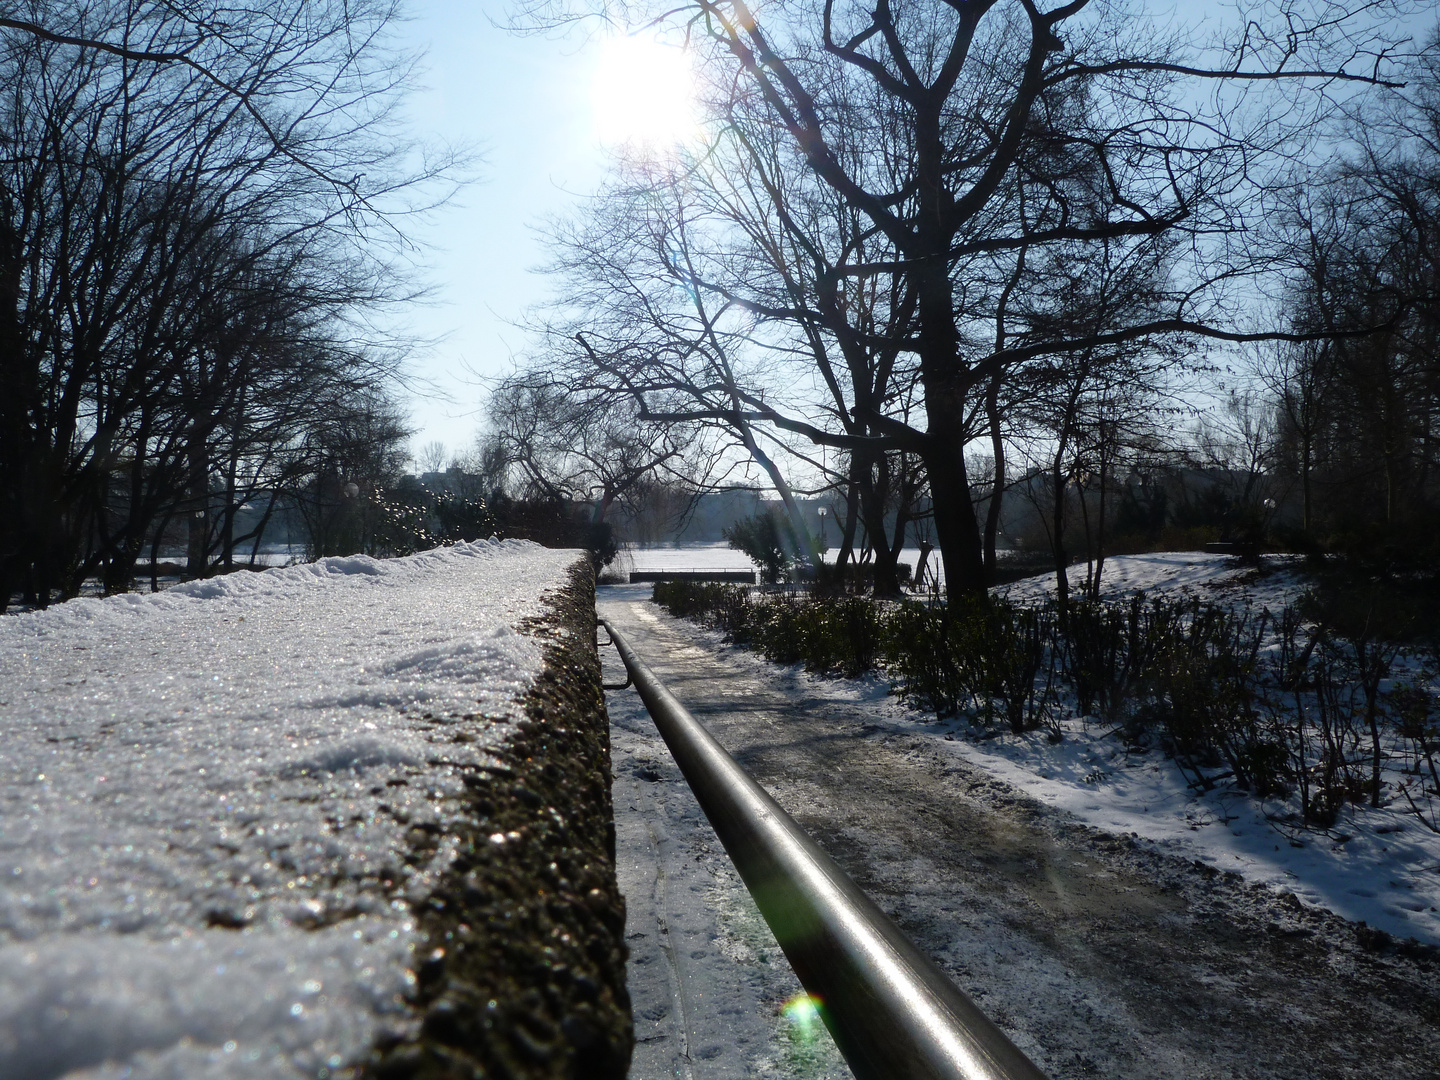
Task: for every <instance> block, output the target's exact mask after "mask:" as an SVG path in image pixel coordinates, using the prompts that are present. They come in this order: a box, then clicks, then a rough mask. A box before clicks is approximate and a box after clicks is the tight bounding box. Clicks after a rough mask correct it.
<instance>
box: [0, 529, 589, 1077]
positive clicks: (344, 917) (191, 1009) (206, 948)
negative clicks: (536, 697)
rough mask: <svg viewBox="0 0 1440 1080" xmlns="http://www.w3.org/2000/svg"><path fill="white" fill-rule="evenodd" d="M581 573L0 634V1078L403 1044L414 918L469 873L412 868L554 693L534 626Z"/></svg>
mask: <svg viewBox="0 0 1440 1080" xmlns="http://www.w3.org/2000/svg"><path fill="white" fill-rule="evenodd" d="M577 557H578V553H576V552H573V551H571V552H561V551H549V550H546V549H543V548H540V547H538V546H536V545H534V544H530V543H528V542H522V541H505V542H498V541H494V542H488V543H484V542H482V543H476V544H462V545H457V546H455V547H450V548H441V549H437V550H435V551H430V552H424V553H422V554H419V555H415V556H411V557H409V558H406V559H395V560H386V561H378V560H375V559H370V558H366V557H364V556H352V557H349V558H333V559H323V560H321V561H319V562H316V563H312V564H309V565H305V566H295V567H287V568H284V569H277V570H269V571H266V572H264V573H256V574H233V575H230V576H227V577H223V578H216V579H211V580H208V581H202V582H194V583H191V584H188V585H181V586H178V587H176V588H174V589H171V590H170V591H168V592H164V593H159V594H155V595H140V594H129V595H124V596H117V597H112V598H110V599H106V600H75V601H71V602H70V603H67V604H64V605H60V606H58V607H54V608H51V609H50V610H48V611H44V612H34V613H31V614H23V615H15V616H7V617H5V618H3V619H0V740H3V742H0V746H3V748H4V749H3V751H0V1076H3V1077H5V1078H7V1080H42V1078H47V1080H48V1078H52V1077H61V1076H68V1077H85V1078H87V1080H88V1078H100V1077H112V1076H113V1077H117V1078H118V1077H121V1076H124V1077H128V1078H130V1080H141V1078H157V1080H158V1078H170V1077H175V1078H179V1077H187V1078H189V1077H215V1078H226V1080H230V1078H238V1077H262V1076H263V1077H286V1076H297V1077H298V1076H308V1077H324V1076H326V1075H327V1074H328V1073H329V1072H330V1071H331V1070H333V1069H336V1068H338V1067H343V1066H344V1065H346V1064H349V1063H351V1062H353V1061H355V1060H356V1059H357V1058H359V1057H361V1056H363V1055H364V1054H365V1053H366V1052H367V1051H368V1049H369V1047H370V1046H371V1045H372V1043H373V1041H374V1039H375V1038H376V1037H377V1036H378V1035H379V1034H380V1033H381V1032H382V1030H383V1029H384V1028H386V1027H387V1026H396V1025H402V1024H404V1023H405V1022H406V1020H405V1014H404V1012H403V1010H402V1008H401V996H402V995H403V994H404V992H405V990H406V989H407V986H408V983H409V979H410V975H409V974H408V972H407V968H408V966H409V963H410V952H411V950H412V949H413V947H414V946H415V943H416V939H415V932H414V929H413V926H412V922H411V918H410V902H412V901H414V900H417V899H419V898H421V897H423V896H424V895H426V893H427V892H428V890H429V887H430V885H431V883H432V882H433V879H434V876H435V874H436V873H437V872H438V871H439V870H440V869H442V868H443V865H444V863H445V862H446V861H447V858H448V849H447V847H446V845H445V843H444V842H442V843H441V844H440V846H439V848H438V850H436V851H435V853H434V855H433V857H431V858H429V859H428V861H422V862H421V864H420V865H417V866H414V867H411V866H408V865H407V864H406V862H405V860H404V857H403V856H404V855H405V854H406V853H407V851H409V850H411V848H412V846H413V845H412V844H410V843H408V842H407V831H408V830H411V829H413V828H415V827H416V826H417V825H419V826H426V825H428V824H431V823H441V822H443V821H445V820H446V819H447V818H450V817H453V816H454V814H455V813H456V812H457V810H456V808H455V804H454V803H453V801H452V799H453V796H454V795H455V794H456V793H457V792H458V791H459V790H460V789H461V783H460V769H459V768H457V767H456V766H463V765H467V764H487V763H493V759H492V758H491V757H490V756H489V752H488V749H487V748H488V747H493V746H495V745H496V744H497V742H498V741H499V740H500V739H502V738H503V737H504V736H505V735H506V734H507V733H508V732H509V731H511V730H512V728H513V724H514V722H515V721H516V720H517V719H519V716H520V713H519V708H518V704H517V701H518V698H519V697H520V696H521V695H522V694H523V693H524V691H525V690H526V689H527V688H528V687H529V686H530V684H531V682H532V680H533V679H534V676H535V674H536V673H537V672H538V671H539V668H540V665H541V653H540V650H539V648H538V647H537V646H536V644H535V643H534V642H533V641H531V640H530V639H529V638H528V637H526V636H525V635H524V634H523V633H522V632H520V631H518V630H517V629H516V626H517V624H518V623H519V622H520V621H521V620H523V619H525V618H527V617H530V616H535V615H539V614H541V613H542V611H543V607H542V603H541V598H542V596H543V594H544V593H545V592H546V590H548V589H552V588H555V587H558V586H560V585H562V584H563V583H564V578H565V573H566V571H567V570H568V569H569V567H570V566H572V565H573V564H574V562H575V560H576V559H577ZM463 718H468V720H467V719H463ZM457 735H459V736H460V739H461V741H456V736H457ZM442 835H443V832H442Z"/></svg>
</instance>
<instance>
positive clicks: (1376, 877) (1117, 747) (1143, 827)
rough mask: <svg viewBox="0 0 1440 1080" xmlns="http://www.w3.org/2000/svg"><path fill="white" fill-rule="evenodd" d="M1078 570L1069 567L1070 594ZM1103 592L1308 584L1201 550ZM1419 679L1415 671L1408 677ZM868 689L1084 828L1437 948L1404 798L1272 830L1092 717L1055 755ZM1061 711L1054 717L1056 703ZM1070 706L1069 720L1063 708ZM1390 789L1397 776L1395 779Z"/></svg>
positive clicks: (901, 715) (1025, 594)
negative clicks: (1326, 823) (1305, 827)
mask: <svg viewBox="0 0 1440 1080" xmlns="http://www.w3.org/2000/svg"><path fill="white" fill-rule="evenodd" d="M1085 569H1086V568H1085V566H1084V564H1080V565H1079V566H1076V567H1074V568H1072V570H1071V586H1072V589H1073V588H1076V587H1078V584H1079V582H1080V581H1081V580H1083V577H1084V574H1085ZM1101 582H1102V590H1101V591H1102V596H1103V597H1104V598H1106V599H1112V600H1113V599H1118V598H1120V597H1123V596H1127V595H1129V594H1131V593H1133V592H1135V591H1139V590H1143V591H1145V592H1146V593H1147V594H1155V593H1157V592H1158V593H1164V594H1167V595H1172V596H1173V595H1176V594H1179V593H1188V594H1193V595H1196V596H1199V597H1201V598H1202V599H1206V600H1211V601H1214V602H1217V603H1237V604H1239V603H1245V604H1249V605H1250V606H1251V607H1252V608H1254V609H1255V610H1257V611H1258V610H1259V609H1260V608H1262V607H1268V608H1270V609H1271V611H1272V612H1273V611H1277V610H1278V609H1279V608H1280V607H1282V606H1283V605H1284V604H1286V603H1289V602H1293V601H1294V600H1295V599H1296V597H1297V596H1298V594H1299V593H1300V591H1301V590H1302V589H1303V588H1304V586H1305V580H1304V577H1303V575H1302V573H1301V571H1300V567H1299V565H1298V563H1297V564H1292V563H1291V562H1290V561H1289V560H1288V559H1286V558H1283V557H1271V558H1268V559H1267V560H1266V569H1265V572H1263V573H1259V572H1257V571H1256V570H1255V569H1254V568H1251V567H1246V566H1244V565H1243V564H1241V563H1240V562H1239V561H1238V560H1236V559H1234V558H1231V557H1229V556H1225V555H1210V554H1205V553H1198V552H1181V553H1168V552H1157V553H1153V554H1146V555H1130V556H1114V557H1111V558H1109V559H1107V560H1106V563H1105V567H1104V572H1103V574H1102V576H1101ZM1054 588H1055V582H1054V577H1053V575H1049V574H1046V575H1041V576H1038V577H1034V578H1026V579H1023V580H1021V581H1017V582H1015V583H1013V584H1011V585H1008V586H1003V587H1002V588H1001V589H1000V590H999V591H1002V592H1004V593H1005V594H1006V595H1008V596H1009V597H1010V598H1011V599H1014V600H1016V601H1017V602H1033V601H1038V600H1043V599H1044V598H1046V597H1047V596H1053V594H1054ZM717 640H718V639H717ZM1402 662H1403V658H1402ZM1416 673H1417V669H1416V668H1415V667H1414V666H1413V665H1412V666H1411V676H1412V677H1414V676H1415V675H1416ZM805 678H806V679H818V678H820V677H819V676H808V675H807V676H805ZM827 681H828V680H827ZM878 684H879V680H866V681H865V682H864V683H857V684H855V693H856V694H857V695H859V696H858V697H857V700H868V701H871V702H872V707H873V708H875V709H876V710H877V713H878V714H880V715H882V716H883V717H884V722H885V726H886V728H887V729H888V730H892V731H910V732H914V733H916V734H919V733H926V734H929V735H930V736H932V737H937V738H939V739H940V740H941V741H940V745H942V746H943V747H944V748H945V752H946V753H950V754H955V755H959V756H961V757H964V758H965V759H966V760H967V761H969V762H972V763H974V764H977V765H980V766H982V767H983V768H985V769H986V770H987V771H988V772H990V773H991V774H993V775H995V776H996V777H997V778H999V779H1002V780H1004V781H1006V782H1007V783H1009V784H1011V785H1013V786H1014V787H1016V788H1018V789H1020V790H1021V791H1024V792H1026V793H1027V794H1029V795H1030V796H1031V797H1033V798H1035V799H1037V800H1039V801H1040V802H1042V803H1044V804H1045V805H1047V806H1051V807H1054V808H1056V809H1058V810H1061V811H1065V812H1069V813H1070V814H1073V815H1074V816H1075V817H1076V818H1077V819H1079V820H1080V821H1082V822H1084V823H1085V824H1087V825H1091V826H1094V827H1096V828H1100V829H1103V830H1106V831H1108V832H1112V833H1118V834H1121V835H1124V836H1130V837H1134V838H1136V839H1138V840H1140V841H1143V842H1146V843H1149V844H1152V845H1154V846H1155V847H1156V848H1157V849H1159V850H1163V851H1166V852H1169V853H1171V854H1176V855H1181V856H1183V857H1185V858H1187V859H1195V860H1199V861H1202V862H1204V863H1206V864H1208V865H1211V866H1214V867H1215V868H1217V869H1219V870H1222V871H1229V872H1233V873H1237V874H1240V875H1242V876H1243V877H1244V878H1246V879H1247V880H1248V881H1250V882H1256V883H1262V884H1264V885H1266V886H1268V887H1270V888H1271V889H1273V890H1275V891H1276V892H1288V893H1293V894H1294V895H1295V896H1296V897H1297V898H1299V900H1300V901H1301V902H1303V903H1305V904H1308V905H1312V906H1318V907H1323V908H1327V909H1329V910H1330V911H1333V912H1334V913H1336V914H1337V915H1340V916H1342V917H1344V918H1346V919H1351V920H1355V921H1362V920H1363V921H1364V922H1366V923H1368V924H1369V925H1370V926H1373V927H1377V928H1379V929H1381V930H1383V931H1385V932H1386V933H1389V934H1392V935H1395V936H1397V937H1400V938H1408V937H1414V938H1416V939H1418V940H1420V941H1422V942H1427V943H1430V944H1434V945H1440V835H1437V834H1436V833H1434V832H1431V831H1430V830H1428V829H1427V828H1425V827H1424V826H1423V825H1422V824H1421V822H1420V821H1419V820H1418V819H1417V818H1416V817H1415V816H1414V815H1413V814H1412V813H1410V812H1408V809H1407V808H1406V807H1405V805H1404V803H1403V801H1399V802H1395V803H1392V804H1390V805H1388V806H1385V807H1382V808H1380V809H1378V810H1372V809H1370V808H1369V807H1368V806H1347V807H1345V809H1344V810H1342V811H1341V816H1340V820H1339V821H1338V822H1337V824H1336V826H1335V827H1334V828H1332V829H1330V830H1329V831H1328V832H1321V831H1298V830H1296V829H1294V828H1290V827H1285V826H1284V824H1283V823H1282V822H1281V821H1279V820H1278V819H1280V818H1282V817H1283V815H1284V812H1285V811H1286V810H1287V809H1289V808H1287V807H1286V806H1284V805H1281V804H1280V803H1279V802H1278V801H1276V800H1269V801H1266V802H1259V801H1257V800H1256V799H1255V798H1254V797H1253V796H1251V795H1250V794H1248V793H1246V792H1242V791H1238V790H1235V789H1234V788H1231V787H1229V786H1227V785H1226V784H1225V783H1224V782H1223V781H1222V782H1221V783H1220V784H1219V785H1217V787H1216V789H1215V790H1213V791H1211V792H1208V793H1201V792H1197V791H1194V790H1192V789H1191V788H1190V787H1189V786H1188V781H1189V779H1190V778H1189V777H1187V776H1185V775H1184V774H1183V773H1182V772H1181V771H1180V770H1179V768H1177V767H1176V765H1175V764H1174V762H1173V761H1171V760H1169V759H1167V758H1165V757H1164V756H1163V755H1162V754H1161V753H1160V752H1159V751H1158V750H1152V751H1151V752H1150V753H1148V754H1136V753H1126V752H1125V748H1124V746H1123V745H1122V742H1121V740H1120V739H1118V738H1117V737H1115V736H1114V735H1113V734H1111V727H1112V726H1111V725H1104V724H1100V723H1098V722H1097V721H1095V720H1094V719H1093V718H1091V719H1090V720H1088V721H1087V720H1085V719H1083V718H1079V717H1075V716H1073V715H1069V716H1067V717H1065V718H1064V719H1063V720H1062V721H1061V724H1062V727H1063V731H1064V739H1063V740H1062V741H1061V742H1060V743H1058V744H1055V743H1051V742H1050V741H1049V739H1048V737H1047V735H1046V733H1045V732H1043V731H1037V732H1032V733H1029V734H1026V735H1018V736H1017V735H1011V734H1009V733H1001V734H993V733H991V732H984V733H982V732H980V731H979V730H978V729H973V730H972V729H970V728H969V725H968V724H967V723H966V722H964V721H958V722H949V721H947V722H941V723H937V722H936V721H935V719H934V717H933V716H929V715H925V714H921V713H917V712H915V711H912V710H909V709H906V708H905V707H904V706H903V705H902V704H901V703H900V702H898V701H897V700H895V699H894V698H889V699H884V698H880V697H879V696H878V691H879V685H878ZM1060 704H1061V713H1062V714H1064V713H1065V712H1066V711H1067V710H1066V709H1065V707H1064V706H1065V704H1066V703H1065V702H1061V703H1060ZM1069 705H1070V709H1069V710H1068V711H1069V712H1070V713H1073V701H1072V702H1070V703H1069ZM946 735H949V736H951V737H950V738H949V739H945V738H944V736H946ZM1387 779H1388V780H1389V781H1391V782H1392V783H1393V781H1394V780H1396V779H1397V776H1396V774H1395V773H1394V772H1393V770H1392V771H1391V772H1390V773H1388V774H1387Z"/></svg>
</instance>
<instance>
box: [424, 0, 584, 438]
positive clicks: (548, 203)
mask: <svg viewBox="0 0 1440 1080" xmlns="http://www.w3.org/2000/svg"><path fill="white" fill-rule="evenodd" d="M409 7H410V14H411V20H410V21H409V22H408V23H407V24H406V25H405V27H404V28H403V30H404V39H405V40H406V41H407V42H408V43H410V44H413V45H415V46H419V47H422V48H424V49H426V50H427V53H428V55H427V57H426V61H425V67H426V69H427V70H426V73H425V76H424V79H423V82H424V84H425V86H426V89H425V90H424V92H422V93H419V94H416V95H414V96H413V97H412V99H411V102H410V113H411V116H412V117H413V123H414V125H415V128H416V132H415V133H416V134H417V135H420V136H422V137H423V136H428V137H433V138H437V139H443V140H445V141H447V142H450V143H472V144H476V145H477V146H478V148H479V149H480V150H481V152H482V154H481V156H482V159H483V160H482V162H481V164H480V167H479V168H478V169H477V173H478V176H479V180H478V182H477V183H475V184H474V185H473V186H471V187H470V188H468V189H467V190H466V191H464V192H463V193H462V194H461V195H460V197H459V198H458V199H457V200H456V202H455V203H454V204H452V205H450V206H449V207H446V208H445V209H443V210H441V211H438V212H437V213H436V214H435V215H434V216H433V219H432V220H431V221H430V222H428V223H427V224H425V225H424V226H423V227H417V228H415V229H413V230H411V231H412V232H413V234H414V235H415V237H416V239H418V240H419V241H421V242H422V243H424V244H427V245H429V246H430V248H429V250H427V251H425V252H423V253H422V255H421V260H422V262H423V263H425V264H426V265H427V266H428V268H429V278H430V280H431V281H432V282H433V283H434V285H435V302H434V303H432V304H429V305H427V306H425V307H422V308H419V309H417V310H415V311H413V312H411V313H409V315H408V322H409V324H410V325H411V326H412V327H413V328H414V329H415V331H416V332H417V333H418V334H419V335H421V336H423V337H426V338H431V337H441V336H443V337H444V340H442V341H441V342H440V343H439V344H438V345H437V346H436V347H435V348H434V349H432V350H430V352H429V354H428V355H425V356H422V357H420V358H419V359H418V360H417V362H416V363H415V364H414V366H413V369H414V372H415V373H416V374H417V375H418V376H420V377H421V378H423V379H427V380H430V381H431V382H433V383H435V384H436V385H437V388H438V389H439V390H440V391H441V392H443V393H444V394H445V395H447V396H448V397H449V399H450V400H448V401H446V400H442V399H440V398H437V397H428V396H427V397H422V396H416V397H414V398H412V399H411V400H410V401H409V402H408V403H407V404H408V407H409V410H410V414H411V418H412V420H413V422H414V424H415V426H416V427H417V428H419V429H420V430H419V432H418V434H417V435H416V436H415V439H414V440H413V445H414V446H415V447H417V448H418V447H419V446H422V445H424V444H425V443H427V442H430V441H432V440H439V441H441V442H444V443H445V444H446V446H447V447H448V448H449V449H450V450H451V451H452V452H455V451H460V450H464V449H467V448H468V447H469V446H470V444H471V443H472V442H473V440H474V438H475V434H476V431H477V430H478V427H479V423H480V418H479V416H478V414H477V412H476V409H477V406H478V405H479V401H480V397H481V393H482V391H481V389H480V388H479V387H478V386H477V385H475V380H474V377H473V376H472V375H470V374H468V373H467V369H473V371H475V372H477V373H479V374H481V375H489V376H493V375H496V374H499V373H501V372H503V371H504V370H505V369H506V367H507V365H508V364H509V362H510V357H511V356H512V354H513V353H514V352H516V351H518V350H519V349H520V348H521V347H522V346H523V343H524V336H523V335H522V334H521V333H520V332H519V331H518V330H516V329H515V328H514V327H513V326H512V325H510V323H511V322H512V321H513V320H514V319H516V318H517V317H519V315H520V314H521V313H522V312H523V310H524V309H525V307H526V306H527V305H530V304H533V303H536V302H538V301H540V300H541V299H542V298H543V297H544V296H545V295H546V291H545V290H546V286H545V282H544V280H543V278H542V277H541V276H539V275H536V274H532V273H530V272H529V271H530V270H531V269H532V268H533V267H535V266H536V265H537V264H538V263H539V262H540V261H541V260H542V258H543V250H542V248H541V247H540V245H539V243H538V242H537V239H536V237H535V234H534V232H533V229H532V228H531V226H533V225H534V224H536V223H537V222H538V221H539V220H540V219H542V218H543V217H544V216H545V215H546V214H549V213H554V212H559V211H563V210H564V209H565V208H567V207H569V206H571V205H573V204H574V203H575V201H576V199H577V198H578V197H580V196H582V195H583V193H585V192H587V191H590V190H593V189H594V187H595V186H596V184H597V183H598V182H599V180H600V178H601V176H602V174H603V168H604V153H603V151H602V149H601V147H600V143H599V140H598V139H597V137H596V136H595V134H594V132H593V125H592V122H591V109H590V104H589V88H590V84H591V78H592V72H593V69H594V65H595V62H596V54H597V52H598V49H597V48H596V46H595V45H594V43H593V42H591V43H587V42H586V41H585V39H584V37H583V36H582V35H580V34H571V35H570V36H569V37H568V38H564V39H560V40H556V39H554V38H544V37H519V36H516V35H514V34H510V33H507V32H506V31H505V30H503V29H500V28H499V27H497V26H495V25H493V23H492V21H491V18H492V16H493V17H495V18H497V19H498V18H500V17H503V14H504V10H503V6H502V5H501V4H500V3H487V4H473V5H472V4H468V3H461V2H457V0H412V3H411V4H410V5H409Z"/></svg>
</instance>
